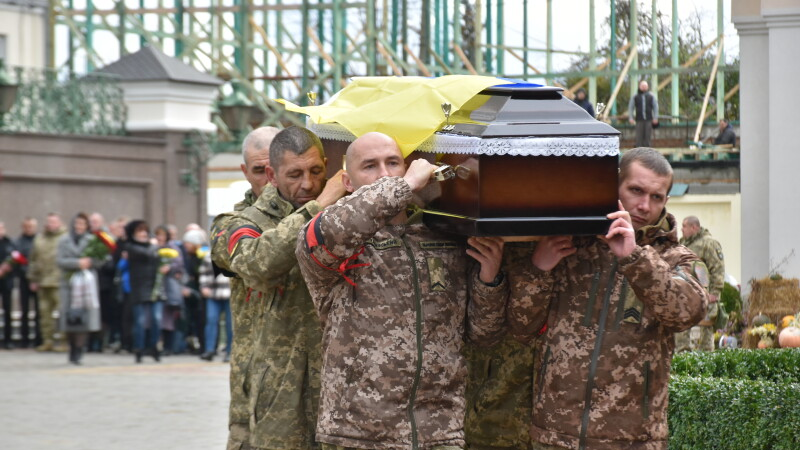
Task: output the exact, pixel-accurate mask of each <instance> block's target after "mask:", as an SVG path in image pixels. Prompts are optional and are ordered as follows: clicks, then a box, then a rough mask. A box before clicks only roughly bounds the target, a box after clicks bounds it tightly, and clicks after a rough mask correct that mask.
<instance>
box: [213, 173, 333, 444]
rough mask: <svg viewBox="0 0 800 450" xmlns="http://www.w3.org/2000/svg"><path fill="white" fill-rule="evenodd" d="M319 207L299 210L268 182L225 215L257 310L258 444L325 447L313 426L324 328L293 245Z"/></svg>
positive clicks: (234, 260)
mask: <svg viewBox="0 0 800 450" xmlns="http://www.w3.org/2000/svg"><path fill="white" fill-rule="evenodd" d="M320 210H321V208H320V205H319V203H317V202H316V201H315V200H312V201H310V202H308V203H306V204H305V205H303V206H302V207H300V208H299V209H297V210H295V209H294V208H293V207H292V205H291V204H290V203H289V202H287V201H286V200H284V199H283V198H281V196H280V195H279V194H278V190H277V189H276V188H275V187H274V186H271V185H268V186H266V187H265V188H264V191H263V192H262V193H261V196H260V197H259V198H258V200H257V201H256V202H255V203H254V204H253V205H252V206H250V207H248V208H246V209H244V210H243V211H241V212H239V213H237V214H234V215H232V216H231V217H230V218H229V219H228V220H227V223H226V230H227V231H226V237H227V239H226V240H227V248H226V250H227V252H228V254H229V258H230V271H231V272H234V273H236V274H237V275H238V276H239V277H241V279H242V280H243V281H244V284H245V285H246V286H247V288H248V291H249V300H246V301H249V302H250V305H251V308H252V312H253V314H252V323H251V327H252V336H253V350H252V352H251V355H252V357H251V358H250V361H249V363H246V367H247V369H246V372H247V376H248V378H249V384H250V392H249V400H250V411H249V412H250V445H251V446H252V447H256V448H265V449H275V450H304V449H316V448H318V447H319V446H318V444H317V443H316V442H315V437H314V427H315V424H316V421H317V409H318V405H319V371H320V364H321V357H320V342H321V339H322V334H321V329H320V324H319V319H318V317H317V314H316V310H315V309H314V305H313V303H312V302H311V296H310V295H309V293H308V289H307V288H306V285H305V282H304V281H303V278H302V276H301V274H300V269H299V268H298V267H297V260H296V259H295V256H294V248H295V244H296V239H297V233H298V231H299V230H300V227H302V225H303V224H304V223H305V222H306V221H308V220H309V219H310V218H311V217H312V216H313V215H314V214H316V213H318V212H319V211H320Z"/></svg>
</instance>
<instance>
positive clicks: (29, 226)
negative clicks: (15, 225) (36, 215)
mask: <svg viewBox="0 0 800 450" xmlns="http://www.w3.org/2000/svg"><path fill="white" fill-rule="evenodd" d="M37 226H38V223H37V222H36V220H35V219H34V220H25V221H23V222H22V234H24V235H25V236H33V235H34V234H36V228H37Z"/></svg>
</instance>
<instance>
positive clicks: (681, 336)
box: [675, 216, 725, 352]
mask: <svg viewBox="0 0 800 450" xmlns="http://www.w3.org/2000/svg"><path fill="white" fill-rule="evenodd" d="M681 230H682V232H683V237H682V238H681V241H680V242H681V244H683V245H685V246H686V247H689V250H691V251H693V252H694V254H695V255H697V256H698V257H699V258H700V259H701V260H702V261H703V263H704V264H705V268H706V269H707V270H708V273H707V277H708V280H707V283H708V312H707V313H706V317H705V318H704V319H703V320H701V321H700V323H698V324H697V325H695V326H693V327H692V329H691V330H686V331H682V332H680V333H678V334H676V335H675V351H676V352H679V351H684V350H708V351H711V350H714V321H715V319H716V318H717V315H718V314H719V301H718V300H719V296H720V294H722V288H723V286H724V285H725V260H724V258H723V255H722V246H721V245H720V244H719V242H718V241H717V240H716V239H714V238H713V237H711V232H710V231H708V230H707V229H705V228H703V227H701V226H700V219H698V218H697V217H696V216H688V217H686V218H685V219H683V226H682V229H681ZM701 273H703V272H701ZM693 335H695V336H697V338H696V340H695V339H692V336H693Z"/></svg>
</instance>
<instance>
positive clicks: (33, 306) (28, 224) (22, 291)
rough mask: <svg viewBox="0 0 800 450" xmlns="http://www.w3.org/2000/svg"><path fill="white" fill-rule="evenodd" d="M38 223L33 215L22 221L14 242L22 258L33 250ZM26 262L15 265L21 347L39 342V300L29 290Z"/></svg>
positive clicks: (29, 254) (27, 256)
mask: <svg viewBox="0 0 800 450" xmlns="http://www.w3.org/2000/svg"><path fill="white" fill-rule="evenodd" d="M38 226H39V223H38V221H37V220H36V219H34V218H33V217H26V218H25V219H24V220H23V221H22V234H20V236H19V238H17V242H16V244H15V246H16V248H17V251H19V252H20V254H21V255H22V257H23V259H25V260H30V257H31V250H33V240H34V239H35V238H36V233H37V231H38ZM28 268H29V265H28V264H19V265H17V266H16V268H15V269H16V270H15V271H16V277H17V280H19V304H20V310H21V312H22V326H21V327H20V328H21V331H22V347H23V348H27V347H30V346H31V344H32V343H35V345H39V344H41V342H39V341H40V336H39V302H38V300H37V298H36V293H35V292H33V291H31V286H30V281H29V279H28ZM31 310H33V311H34V313H35V314H36V318H35V319H34V322H33V323H34V326H33V334H34V337H33V341H31V329H30V322H31V321H30V312H31Z"/></svg>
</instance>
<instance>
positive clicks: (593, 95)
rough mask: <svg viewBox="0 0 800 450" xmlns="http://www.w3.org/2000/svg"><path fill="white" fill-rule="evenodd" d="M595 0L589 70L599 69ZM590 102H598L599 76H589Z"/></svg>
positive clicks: (590, 0) (591, 27) (590, 25)
mask: <svg viewBox="0 0 800 450" xmlns="http://www.w3.org/2000/svg"><path fill="white" fill-rule="evenodd" d="M594 27H595V24H594V0H589V70H591V71H594V70H595V69H597V61H596V60H597V42H596V41H595V36H594ZM589 103H591V104H593V105H594V104H597V76H595V75H592V76H590V77H589Z"/></svg>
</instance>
